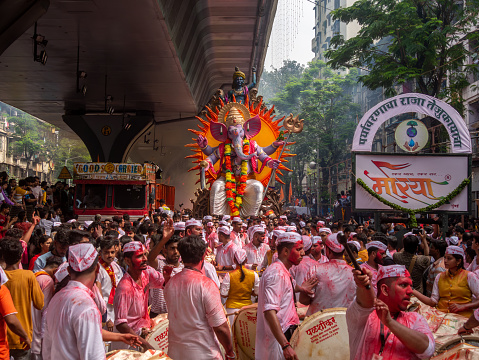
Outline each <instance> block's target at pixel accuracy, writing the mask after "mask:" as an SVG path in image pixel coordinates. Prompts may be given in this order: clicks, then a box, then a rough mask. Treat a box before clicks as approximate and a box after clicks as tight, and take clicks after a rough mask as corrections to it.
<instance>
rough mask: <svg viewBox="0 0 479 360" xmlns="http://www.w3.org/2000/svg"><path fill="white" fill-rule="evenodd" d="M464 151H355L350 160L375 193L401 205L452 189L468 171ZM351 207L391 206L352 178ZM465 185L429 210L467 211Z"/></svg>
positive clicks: (418, 205) (425, 202)
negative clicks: (406, 152)
mask: <svg viewBox="0 0 479 360" xmlns="http://www.w3.org/2000/svg"><path fill="white" fill-rule="evenodd" d="M469 159H470V158H469V156H468V155H446V154H441V155H414V156H411V155H397V154H396V155H390V154H377V153H357V154H356V155H355V161H354V164H353V171H354V174H355V175H356V179H358V180H359V179H360V180H362V181H363V183H364V184H365V185H366V186H367V187H368V188H369V189H370V190H372V191H373V192H374V193H375V194H376V196H379V197H380V198H382V199H383V200H385V201H388V202H390V203H392V204H395V205H398V206H401V207H402V208H405V209H410V210H417V209H423V208H425V207H427V206H430V205H434V204H436V203H438V202H439V201H441V200H442V199H444V198H446V197H447V196H448V195H449V194H450V193H452V192H453V191H454V190H456V189H457V188H458V187H459V186H460V185H461V183H462V182H463V181H464V180H466V179H468V177H469V174H470V166H469ZM354 190H355V194H354V197H353V198H354V203H353V206H354V209H355V210H358V211H372V210H385V211H387V210H391V207H390V206H388V205H386V204H385V203H384V202H381V201H380V200H378V199H377V198H376V197H375V196H374V195H372V194H370V193H369V192H368V191H367V190H366V189H365V188H364V187H363V186H361V185H360V184H359V183H358V182H357V181H356V182H355V189H354ZM468 195H469V186H466V187H464V189H463V190H462V191H461V192H460V193H459V194H458V195H457V196H455V197H454V198H452V199H451V200H450V201H449V203H446V204H444V205H441V206H440V207H438V208H436V209H434V210H433V211H431V212H433V213H438V212H442V211H447V212H467V211H468V210H469V198H468Z"/></svg>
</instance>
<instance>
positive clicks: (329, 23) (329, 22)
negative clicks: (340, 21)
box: [326, 14, 331, 26]
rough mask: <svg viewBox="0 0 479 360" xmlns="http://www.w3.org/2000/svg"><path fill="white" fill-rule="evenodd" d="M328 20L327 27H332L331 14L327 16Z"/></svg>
mask: <svg viewBox="0 0 479 360" xmlns="http://www.w3.org/2000/svg"><path fill="white" fill-rule="evenodd" d="M326 19H327V20H328V25H326V26H331V14H328V16H326Z"/></svg>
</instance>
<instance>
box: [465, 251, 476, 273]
mask: <svg viewBox="0 0 479 360" xmlns="http://www.w3.org/2000/svg"><path fill="white" fill-rule="evenodd" d="M476 260H477V255H476V256H474V260H472V262H471V263H470V264H469V266H468V267H467V269H466V270H467V271H472V272H474V271H476V270H477V269H478V268H479V265H477V261H476Z"/></svg>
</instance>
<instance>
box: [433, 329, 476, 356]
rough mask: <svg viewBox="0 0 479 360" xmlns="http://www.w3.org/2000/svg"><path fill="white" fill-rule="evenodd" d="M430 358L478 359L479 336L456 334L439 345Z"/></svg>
mask: <svg viewBox="0 0 479 360" xmlns="http://www.w3.org/2000/svg"><path fill="white" fill-rule="evenodd" d="M436 354H437V355H436V356H434V357H432V358H431V360H456V359H468V360H479V336H475V335H465V336H462V337H461V336H459V335H456V337H455V338H454V339H451V340H449V341H448V342H446V343H444V344H443V345H441V346H440V347H439V348H438V349H437V351H436Z"/></svg>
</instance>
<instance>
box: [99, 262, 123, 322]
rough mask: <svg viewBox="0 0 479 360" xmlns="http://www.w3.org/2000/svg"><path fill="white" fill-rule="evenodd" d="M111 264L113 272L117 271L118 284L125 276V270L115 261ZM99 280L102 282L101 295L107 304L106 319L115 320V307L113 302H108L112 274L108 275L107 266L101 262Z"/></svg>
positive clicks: (116, 279)
mask: <svg viewBox="0 0 479 360" xmlns="http://www.w3.org/2000/svg"><path fill="white" fill-rule="evenodd" d="M110 266H111V267H112V268H113V272H114V273H115V281H116V286H118V284H119V283H120V280H121V278H122V277H123V271H121V268H120V265H118V264H117V263H116V262H114V261H113V262H112V263H111V264H110ZM97 280H98V281H99V282H100V284H101V295H102V297H103V300H104V301H105V304H106V311H107V317H106V321H108V320H111V321H113V322H115V309H114V307H113V304H108V299H109V298H110V293H111V289H112V287H113V285H112V283H111V279H110V275H108V272H107V271H106V270H105V268H104V267H103V265H101V264H100V272H99V273H98V277H97Z"/></svg>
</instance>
